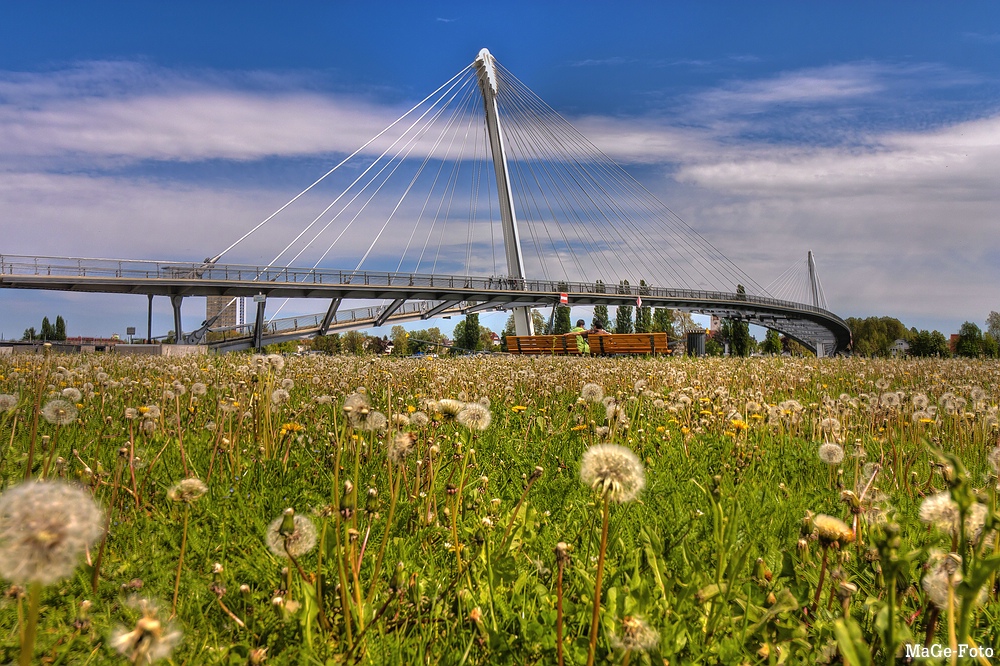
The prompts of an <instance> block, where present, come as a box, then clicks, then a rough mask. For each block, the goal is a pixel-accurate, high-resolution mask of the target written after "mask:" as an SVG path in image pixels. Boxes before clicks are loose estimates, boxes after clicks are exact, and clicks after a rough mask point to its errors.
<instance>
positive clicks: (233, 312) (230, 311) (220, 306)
mask: <svg viewBox="0 0 1000 666" xmlns="http://www.w3.org/2000/svg"><path fill="white" fill-rule="evenodd" d="M239 303H240V299H238V298H233V297H232V296H209V297H208V298H207V299H206V301H205V320H206V321H207V320H209V319H211V318H212V317H214V316H215V315H217V314H219V313H220V312H221V313H222V316H221V317H219V318H218V319H217V320H216V321H215V323H214V324H212V326H213V327H216V326H236V324H237V323H239V322H238V320H237V319H238V318H237V310H238V304H239Z"/></svg>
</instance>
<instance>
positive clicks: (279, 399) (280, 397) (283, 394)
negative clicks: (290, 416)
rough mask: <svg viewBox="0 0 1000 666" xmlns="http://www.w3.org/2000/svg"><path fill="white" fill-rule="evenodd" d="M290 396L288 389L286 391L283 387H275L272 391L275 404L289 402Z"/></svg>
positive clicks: (272, 399)
mask: <svg viewBox="0 0 1000 666" xmlns="http://www.w3.org/2000/svg"><path fill="white" fill-rule="evenodd" d="M290 397H291V396H290V395H289V394H288V391H286V390H285V389H283V388H279V389H274V391H272V392H271V402H272V403H274V404H275V405H280V404H282V403H284V402H288V399H289V398H290Z"/></svg>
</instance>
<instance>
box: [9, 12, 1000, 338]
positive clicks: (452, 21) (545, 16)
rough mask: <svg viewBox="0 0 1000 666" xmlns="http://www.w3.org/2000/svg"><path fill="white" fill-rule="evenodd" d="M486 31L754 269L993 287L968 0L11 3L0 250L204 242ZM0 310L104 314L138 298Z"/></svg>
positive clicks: (985, 134)
mask: <svg viewBox="0 0 1000 666" xmlns="http://www.w3.org/2000/svg"><path fill="white" fill-rule="evenodd" d="M483 47H487V48H489V49H490V50H491V52H492V53H493V54H494V55H495V56H496V57H497V59H498V60H499V61H500V62H501V63H502V64H503V65H504V67H506V68H507V69H508V70H510V71H511V72H513V73H514V74H515V75H516V76H517V77H518V78H519V79H520V80H521V81H522V82H524V83H525V84H526V85H528V86H529V87H530V88H531V89H532V90H534V92H536V93H537V94H538V95H539V96H540V97H541V98H543V99H544V100H545V101H546V102H548V103H549V104H550V105H551V106H552V107H554V108H555V109H556V110H558V111H559V112H560V113H561V114H562V115H564V116H565V117H566V118H568V119H569V120H570V121H572V122H573V123H574V124H576V125H577V126H578V127H579V128H580V129H581V131H583V132H584V134H586V135H587V136H588V138H590V140H591V141H593V142H594V143H595V144H596V145H597V146H598V147H599V148H601V149H602V150H603V151H605V152H606V153H607V154H608V155H610V156H611V157H613V158H614V159H616V160H617V161H618V162H619V163H620V164H622V166H623V167H625V168H626V169H627V170H629V171H630V172H631V173H632V174H633V175H635V177H636V178H638V179H639V180H640V181H641V182H642V183H643V185H644V186H646V187H647V188H648V189H649V190H650V191H652V192H653V193H655V194H656V195H657V196H658V197H659V198H660V199H661V200H663V201H665V202H666V203H667V204H668V205H669V206H670V207H671V208H672V209H673V210H674V211H675V212H677V213H678V214H679V215H680V216H681V217H682V218H684V219H685V220H686V221H687V222H688V223H689V224H691V225H692V226H693V227H695V228H697V229H699V231H701V233H702V234H704V235H705V236H706V238H708V239H709V240H710V241H711V242H712V243H713V244H714V245H716V246H717V247H719V248H720V249H722V250H723V251H724V252H725V253H726V255H727V256H729V257H730V258H731V259H733V260H734V261H735V262H736V263H737V264H739V265H740V266H741V267H742V268H743V269H744V270H745V271H746V272H747V273H749V274H750V275H752V276H753V277H754V278H755V279H757V281H758V282H759V283H760V284H764V285H766V284H768V283H769V282H770V281H771V280H772V279H773V278H775V277H776V276H777V275H778V274H779V273H781V272H782V271H783V270H784V269H785V268H786V267H788V266H789V265H791V264H792V263H793V262H795V261H796V260H798V259H800V258H801V257H802V256H804V255H805V252H806V250H808V249H812V250H813V251H814V252H815V253H816V255H817V260H818V263H819V268H820V274H821V276H822V278H823V284H824V287H825V291H826V295H827V299H828V302H829V305H830V308H831V309H832V310H833V311H835V312H837V313H838V314H840V315H841V316H844V317H847V316H868V315H891V316H896V317H899V318H900V319H902V320H903V322H904V323H906V324H907V325H911V326H917V327H919V328H937V329H940V330H942V331H943V332H945V333H950V332H953V331H957V329H958V327H959V326H960V325H961V323H962V322H963V321H965V320H972V321H976V322H978V323H979V324H980V325H982V324H983V321H984V320H985V317H986V315H987V314H988V313H989V312H990V311H991V310H1000V289H998V287H997V286H996V285H997V283H998V281H997V277H998V274H1000V240H998V234H997V233H996V228H997V224H998V219H1000V188H998V187H997V186H996V182H997V176H996V174H998V173H1000V5H998V4H997V3H989V2H963V3H943V2H942V3H929V2H923V3H921V2H914V3H905V4H903V3H888V2H886V3H853V2H848V3H845V2H837V3H833V2H816V3H791V2H762V3H746V2H729V3H727V2H698V3H695V2H689V3H654V2H648V3H615V4H610V3H587V2H583V3H581V2H574V3H568V2H566V3H564V2H548V3H541V2H524V3H518V2H508V3H504V4H503V5H502V9H501V8H500V6H497V5H493V4H485V3H482V4H476V3H410V2H407V3H349V4H348V3H301V2H299V3H270V2H240V3H236V2H225V3H204V2H199V3H185V2H173V3H150V2H106V3H68V2H65V3H46V2H43V3H7V4H5V5H3V7H2V8H0V174H2V175H0V214H2V215H3V217H4V218H5V219H4V221H3V227H2V228H3V234H2V236H0V253H4V254H28V255H41V254H54V255H72V256H78V255H83V256H114V257H125V258H166V259H178V260H195V259H200V258H202V257H204V256H206V254H211V251H210V250H211V249H215V248H220V247H225V246H226V245H228V243H229V242H230V241H231V240H232V239H233V238H234V234H235V235H239V234H238V233H237V232H238V231H239V230H241V229H247V228H249V227H251V226H252V225H253V224H255V223H256V222H258V221H259V220H260V219H262V218H263V217H265V216H266V215H268V214H269V213H270V212H272V211H273V210H274V209H275V208H276V207H277V206H280V205H281V204H282V203H284V201H287V199H288V198H290V197H291V196H293V195H294V194H296V193H297V192H298V191H299V190H301V189H302V188H304V187H305V186H306V185H308V184H309V183H310V182H312V180H313V179H315V178H316V177H317V176H319V175H321V174H322V173H323V172H325V170H326V169H327V168H329V166H330V165H331V164H332V163H333V162H334V161H335V160H336V159H337V157H338V156H342V155H343V154H345V153H347V152H350V151H351V150H353V148H354V147H357V146H359V145H360V144H361V143H363V142H364V141H366V140H367V139H368V138H370V137H371V136H372V135H373V134H374V133H375V132H377V131H378V130H379V129H380V128H381V127H383V126H384V125H385V124H387V123H388V122H391V121H392V120H394V119H395V118H396V117H397V116H398V115H399V110H400V109H404V110H405V108H408V107H409V105H411V104H413V103H414V102H416V101H417V100H419V99H420V98H422V97H423V96H424V95H426V94H427V93H429V92H430V91H432V90H433V89H435V88H436V87H437V86H439V85H440V84H441V83H443V82H444V81H446V80H447V79H448V78H449V77H451V76H452V75H453V74H455V73H456V72H457V71H459V70H460V69H461V68H462V67H464V66H465V65H467V64H468V63H469V62H471V61H472V59H473V58H475V56H476V54H477V53H478V51H479V49H480V48H483ZM158 300H162V301H163V303H160V304H159V305H158V306H157V311H156V319H155V322H154V327H155V328H157V329H159V330H160V331H161V332H162V331H165V330H166V329H168V328H170V327H171V323H170V321H169V317H168V307H167V304H166V300H165V299H158ZM313 309H316V310H318V309H322V308H313ZM0 313H2V314H0V334H2V335H3V336H5V337H8V338H10V337H19V336H20V334H21V332H22V331H23V330H24V329H25V328H26V327H28V326H36V327H37V326H38V323H39V322H40V320H41V317H42V316H43V315H48V316H49V317H50V318H54V316H55V315H56V314H62V315H63V316H64V317H65V318H66V320H67V322H68V324H69V332H70V333H71V334H74V333H76V334H84V335H103V334H110V333H112V332H118V333H123V332H124V329H125V327H126V326H130V325H134V326H138V327H139V328H140V329H141V328H142V327H143V324H144V321H145V298H144V297H138V296H136V297H110V296H94V295H66V294H44V293H41V292H14V291H7V290H5V291H3V292H0ZM202 317H203V311H201V310H200V309H199V306H197V305H193V304H190V305H189V304H186V305H185V318H186V323H188V326H190V325H191V324H194V325H197V324H198V323H200V321H201V318H202ZM487 323H489V324H491V325H494V326H499V325H502V321H500V322H499V323H497V322H487Z"/></svg>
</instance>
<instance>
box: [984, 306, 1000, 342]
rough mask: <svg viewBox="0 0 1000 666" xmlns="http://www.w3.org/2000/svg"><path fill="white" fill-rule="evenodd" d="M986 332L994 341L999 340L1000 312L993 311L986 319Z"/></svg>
mask: <svg viewBox="0 0 1000 666" xmlns="http://www.w3.org/2000/svg"><path fill="white" fill-rule="evenodd" d="M986 332H987V333H989V334H990V335H991V336H993V339H994V340H1000V312H997V311H996V310H994V311H993V312H990V314H989V316H988V317H986Z"/></svg>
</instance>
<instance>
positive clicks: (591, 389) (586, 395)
mask: <svg viewBox="0 0 1000 666" xmlns="http://www.w3.org/2000/svg"><path fill="white" fill-rule="evenodd" d="M580 397H581V398H583V399H584V400H586V401H587V402H600V401H601V400H603V399H604V388H603V387H602V386H601V385H600V384H593V383H590V384H584V385H583V388H582V389H580Z"/></svg>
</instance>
